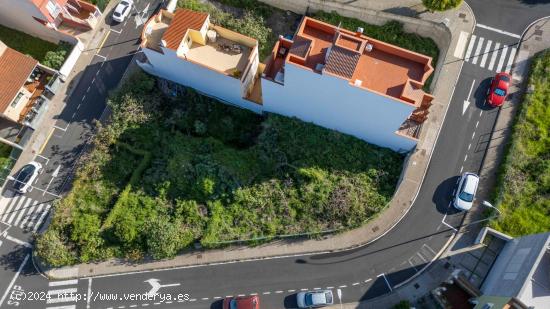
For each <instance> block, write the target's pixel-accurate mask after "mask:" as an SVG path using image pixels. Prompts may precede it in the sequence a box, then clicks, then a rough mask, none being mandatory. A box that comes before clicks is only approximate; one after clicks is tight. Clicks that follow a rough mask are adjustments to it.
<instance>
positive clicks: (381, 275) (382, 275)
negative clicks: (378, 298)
mask: <svg viewBox="0 0 550 309" xmlns="http://www.w3.org/2000/svg"><path fill="white" fill-rule="evenodd" d="M379 277H383V278H384V281H386V285H388V288H389V289H390V292H391V291H393V289H392V288H391V285H390V283H389V282H388V279H387V278H386V275H385V274H384V273H381V274H380V275H378V276H376V278H379Z"/></svg>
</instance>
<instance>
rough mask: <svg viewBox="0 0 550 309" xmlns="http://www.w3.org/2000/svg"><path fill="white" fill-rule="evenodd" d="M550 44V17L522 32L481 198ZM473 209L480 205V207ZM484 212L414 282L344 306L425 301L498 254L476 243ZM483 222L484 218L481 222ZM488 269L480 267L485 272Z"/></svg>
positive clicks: (474, 216) (487, 196)
mask: <svg viewBox="0 0 550 309" xmlns="http://www.w3.org/2000/svg"><path fill="white" fill-rule="evenodd" d="M548 48H550V17H547V18H544V19H541V20H539V21H537V22H535V23H533V24H532V25H531V26H530V27H529V28H528V29H527V30H526V31H525V33H524V34H523V36H522V38H521V43H520V46H519V52H518V54H517V56H516V59H515V60H514V66H513V70H512V76H513V80H514V83H513V86H512V87H511V89H510V93H511V94H512V96H511V98H510V99H509V100H508V101H506V103H505V104H504V105H503V107H502V108H501V109H500V111H499V114H498V118H497V121H496V124H495V126H494V128H493V133H492V136H491V140H490V142H489V147H488V150H487V153H486V155H485V158H484V161H483V165H482V169H481V174H480V176H481V177H484V178H485V179H486V181H485V183H486V185H485V186H484V187H483V188H481V187H480V191H478V198H479V199H490V198H491V195H492V191H490V190H489V188H493V187H494V185H495V181H496V175H497V173H498V167H499V165H500V163H501V162H502V160H503V158H504V155H505V151H504V149H505V147H506V144H507V143H508V142H509V140H510V135H511V133H512V124H513V121H514V117H515V114H516V113H517V111H518V107H519V105H520V104H521V102H522V100H523V93H524V91H525V90H526V88H527V87H528V85H527V83H528V77H529V72H528V70H529V67H530V64H531V61H532V59H533V58H532V57H533V56H534V55H535V54H537V53H539V52H541V51H543V50H546V49H548ZM474 209H481V210H483V208H481V207H477V208H474ZM484 218H485V216H484V215H483V213H481V212H471V213H469V214H468V216H467V217H466V219H465V221H464V224H465V225H466V226H465V227H464V228H463V229H461V230H460V232H459V234H458V235H457V237H455V239H454V241H453V242H452V243H451V245H450V246H449V249H448V250H447V251H446V252H445V253H444V254H443V255H442V256H441V257H440V258H439V259H438V260H437V261H435V262H434V263H433V264H432V265H431V267H430V268H428V269H427V270H426V271H425V272H424V273H423V274H422V275H421V276H419V277H417V278H415V279H414V280H412V281H411V282H409V283H407V284H406V285H404V286H402V287H401V288H399V289H396V290H395V291H394V292H393V293H390V294H387V295H384V296H382V297H380V298H377V299H374V300H370V301H367V302H361V303H347V304H344V305H343V306H342V308H343V309H351V308H391V307H392V306H393V305H395V304H396V303H398V302H399V301H400V300H403V299H407V300H409V301H411V302H419V303H421V302H422V299H423V298H422V297H423V296H425V295H426V294H427V293H429V292H430V291H431V290H433V289H434V288H436V287H437V286H438V285H439V284H440V283H441V282H442V281H444V280H447V279H448V278H449V276H450V275H451V273H452V272H453V271H454V270H455V269H459V268H460V269H462V270H465V271H466V273H468V271H469V270H468V269H471V268H472V267H471V266H472V265H473V264H475V263H476V257H479V258H480V259H481V260H484V259H488V258H496V256H491V253H492V252H493V251H496V250H488V251H485V250H486V249H487V248H488V247H490V246H485V245H476V244H474V241H475V238H476V237H477V236H478V234H479V232H480V230H481V228H483V224H481V223H476V222H477V221H479V220H484ZM482 223H483V222H482ZM491 263H492V262H491V261H486V262H484V263H479V265H482V266H483V265H490V264H491ZM488 270H489V266H487V268H486V269H480V270H478V271H481V272H482V273H484V272H486V271H488ZM470 280H471V281H472V282H473V283H474V284H476V283H479V282H478V281H479V278H477V277H476V276H475V275H474V276H472V278H470ZM330 308H332V309H336V308H340V305H337V306H333V307H330Z"/></svg>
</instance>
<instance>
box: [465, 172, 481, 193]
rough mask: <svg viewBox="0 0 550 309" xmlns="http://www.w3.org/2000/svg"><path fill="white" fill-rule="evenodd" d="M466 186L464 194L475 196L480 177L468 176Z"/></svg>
mask: <svg viewBox="0 0 550 309" xmlns="http://www.w3.org/2000/svg"><path fill="white" fill-rule="evenodd" d="M464 181H465V182H466V185H465V186H464V192H467V193H470V194H474V193H475V191H476V188H477V184H478V182H479V177H478V176H477V175H475V174H466V179H464Z"/></svg>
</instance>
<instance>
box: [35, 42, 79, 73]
mask: <svg viewBox="0 0 550 309" xmlns="http://www.w3.org/2000/svg"><path fill="white" fill-rule="evenodd" d="M72 48H73V46H72V45H71V44H69V43H67V42H60V43H59V45H58V46H57V49H56V50H55V51H49V52H47V53H46V56H44V60H43V61H42V64H43V65H45V66H47V67H50V68H52V69H55V70H59V69H60V68H61V66H62V65H63V63H64V62H65V59H66V58H67V56H69V53H70V52H71V49H72Z"/></svg>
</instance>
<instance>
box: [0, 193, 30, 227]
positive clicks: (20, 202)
mask: <svg viewBox="0 0 550 309" xmlns="http://www.w3.org/2000/svg"><path fill="white" fill-rule="evenodd" d="M24 202H25V196H23V195H20V196H19V197H17V198H16V200H15V202H13V203H14V204H16V206H15V208H13V210H11V216H10V217H9V218H8V221H5V220H2V221H5V222H6V223H7V224H10V225H11V222H12V221H13V219H15V215H16V214H17V212H18V211H20V210H21V206H22V205H23V203H24Z"/></svg>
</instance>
